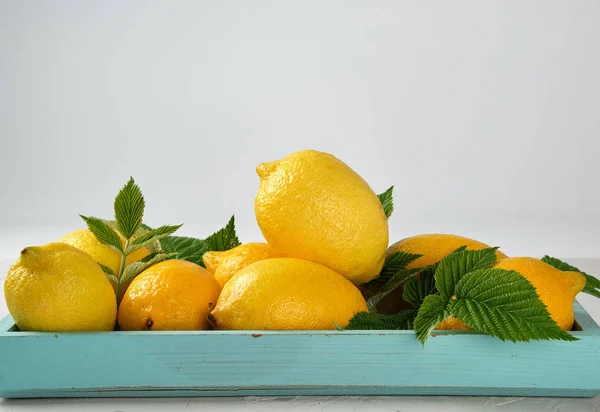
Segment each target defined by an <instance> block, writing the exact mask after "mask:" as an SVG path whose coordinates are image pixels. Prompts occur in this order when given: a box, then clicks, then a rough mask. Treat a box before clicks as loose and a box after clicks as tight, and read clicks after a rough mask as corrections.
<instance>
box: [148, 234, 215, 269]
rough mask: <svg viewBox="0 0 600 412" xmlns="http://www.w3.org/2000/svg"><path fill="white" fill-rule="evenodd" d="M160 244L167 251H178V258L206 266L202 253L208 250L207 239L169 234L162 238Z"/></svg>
mask: <svg viewBox="0 0 600 412" xmlns="http://www.w3.org/2000/svg"><path fill="white" fill-rule="evenodd" d="M160 245H161V246H162V249H163V251H164V252H166V253H177V259H182V260H187V261H188V262H192V263H195V264H197V265H200V266H202V267H204V263H203V262H202V255H204V253H205V252H208V245H207V244H206V241H205V240H203V239H195V238H193V237H184V236H169V237H166V238H164V239H161V240H160Z"/></svg>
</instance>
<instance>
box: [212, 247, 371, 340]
mask: <svg viewBox="0 0 600 412" xmlns="http://www.w3.org/2000/svg"><path fill="white" fill-rule="evenodd" d="M366 310H367V304H366V302H365V299H364V298H363V296H362V295H361V293H360V291H359V290H358V288H357V287H356V286H354V285H353V284H352V283H351V282H350V281H348V280H347V279H346V278H344V277H343V276H342V275H340V274H339V273H336V272H334V271H333V270H331V269H329V268H327V267H325V266H323V265H320V264H318V263H314V262H309V261H306V260H301V259H294V258H274V259H266V260H261V261H259V262H255V263H253V264H251V265H249V266H246V267H245V268H243V269H242V270H240V271H239V272H237V273H236V274H235V275H234V276H233V278H231V280H230V281H229V282H227V283H226V284H225V287H224V288H223V291H222V292H221V296H220V297H219V300H218V301H217V305H216V307H215V308H214V310H213V311H212V313H211V317H212V319H213V322H214V324H215V327H216V328H218V329H237V330H248V329H270V330H316V329H317V330H318V329H335V324H336V323H337V324H338V325H339V326H342V327H344V326H346V325H347V324H348V321H349V320H350V318H352V316H354V314H356V313H357V312H361V311H366Z"/></svg>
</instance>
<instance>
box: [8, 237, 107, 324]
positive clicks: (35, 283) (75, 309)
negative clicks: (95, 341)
mask: <svg viewBox="0 0 600 412" xmlns="http://www.w3.org/2000/svg"><path fill="white" fill-rule="evenodd" d="M4 294H5V297H6V305H7V307H8V310H9V311H10V313H11V315H12V316H13V318H14V320H15V323H16V325H17V326H18V327H19V329H21V330H23V331H49V332H50V331H51V332H56V331H109V330H113V328H114V326H115V318H116V314H117V303H116V298H115V293H114V291H113V289H112V286H111V283H110V282H109V280H108V279H107V278H106V275H105V274H104V272H103V271H102V269H100V266H98V264H97V263H96V262H95V261H94V259H92V258H91V257H90V256H89V255H88V254H87V253H84V252H82V251H81V250H79V249H77V248H75V247H73V246H70V245H67V244H66V243H58V242H57V243H49V244H47V245H44V246H31V247H27V248H25V249H23V251H21V256H20V257H19V259H18V260H17V262H16V263H15V264H14V265H13V266H12V267H11V268H10V270H9V272H8V275H7V277H6V281H5V283H4Z"/></svg>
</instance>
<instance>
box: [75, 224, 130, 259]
mask: <svg viewBox="0 0 600 412" xmlns="http://www.w3.org/2000/svg"><path fill="white" fill-rule="evenodd" d="M79 216H81V218H82V219H83V220H84V221H85V223H86V224H87V227H88V229H89V230H90V232H92V233H93V235H94V236H95V237H96V239H98V241H99V242H100V243H102V244H103V245H106V246H108V247H110V248H112V249H114V250H116V251H117V252H119V253H122V252H123V243H122V241H121V238H120V237H119V235H117V233H116V232H115V231H114V230H113V229H112V228H111V227H110V226H109V225H108V224H107V223H105V222H104V221H103V220H102V219H98V218H97V217H91V216H83V215H79Z"/></svg>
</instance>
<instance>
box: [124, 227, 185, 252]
mask: <svg viewBox="0 0 600 412" xmlns="http://www.w3.org/2000/svg"><path fill="white" fill-rule="evenodd" d="M181 226H183V225H175V226H160V227H158V228H156V229H152V230H150V231H146V233H144V234H143V235H141V236H140V237H138V238H136V239H135V240H134V241H133V242H132V243H131V245H129V247H127V249H126V250H125V254H127V255H128V254H130V253H132V252H134V251H136V250H138V249H141V248H143V247H144V246H146V245H148V244H149V243H152V242H154V241H156V240H160V239H162V238H164V237H167V236H169V235H170V234H172V233H175V231H177V229H179V228H180V227H181Z"/></svg>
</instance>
